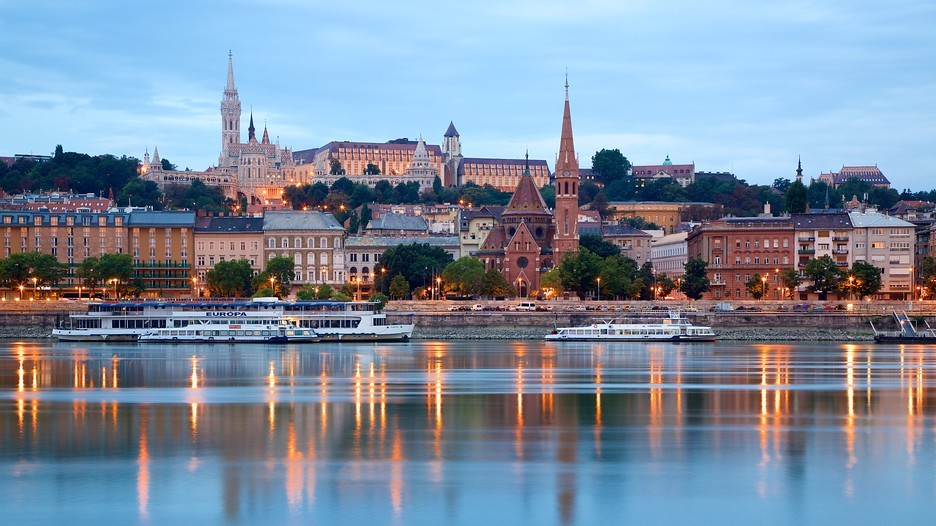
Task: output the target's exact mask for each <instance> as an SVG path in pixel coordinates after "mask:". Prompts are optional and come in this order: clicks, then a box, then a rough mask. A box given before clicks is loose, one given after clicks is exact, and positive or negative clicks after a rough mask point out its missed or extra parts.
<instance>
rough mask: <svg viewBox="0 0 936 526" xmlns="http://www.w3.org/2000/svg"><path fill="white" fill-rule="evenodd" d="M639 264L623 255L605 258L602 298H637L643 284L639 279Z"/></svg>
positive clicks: (602, 276)
mask: <svg viewBox="0 0 936 526" xmlns="http://www.w3.org/2000/svg"><path fill="white" fill-rule="evenodd" d="M637 271H638V267H637V262H636V261H634V260H633V259H630V258H628V257H625V256H621V255H614V256H610V257H606V258H604V260H602V262H601V272H600V274H599V276H600V277H601V297H603V298H627V299H631V298H636V297H638V296H639V295H640V289H641V288H642V285H643V283H642V282H641V281H640V279H638V278H637Z"/></svg>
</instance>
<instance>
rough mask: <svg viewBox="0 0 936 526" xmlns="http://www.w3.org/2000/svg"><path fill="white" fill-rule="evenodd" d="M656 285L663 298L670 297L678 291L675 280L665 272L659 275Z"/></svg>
mask: <svg viewBox="0 0 936 526" xmlns="http://www.w3.org/2000/svg"><path fill="white" fill-rule="evenodd" d="M656 283H657V287H658V288H659V289H660V297H661V298H665V297H667V296H669V295H670V293H671V292H673V291H674V290H676V282H675V281H673V278H671V277H669V276H667V275H666V273H665V272H663V273H661V274H659V275H657V278H656Z"/></svg>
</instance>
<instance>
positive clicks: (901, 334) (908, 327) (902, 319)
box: [871, 311, 936, 343]
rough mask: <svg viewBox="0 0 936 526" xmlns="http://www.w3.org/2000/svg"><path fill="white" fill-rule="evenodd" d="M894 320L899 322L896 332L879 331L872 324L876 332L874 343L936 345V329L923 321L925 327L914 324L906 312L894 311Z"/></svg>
mask: <svg viewBox="0 0 936 526" xmlns="http://www.w3.org/2000/svg"><path fill="white" fill-rule="evenodd" d="M894 320H895V321H896V322H897V327H898V330H896V331H879V330H877V328H876V327H875V326H874V322H871V330H873V331H874V341H875V342H877V343H936V329H933V328H932V327H930V326H929V324H928V323H926V320H923V325H925V327H919V326H917V325H914V324H913V321H912V320H911V319H910V317H909V316H907V313H906V312H901V313H898V312H896V311H894Z"/></svg>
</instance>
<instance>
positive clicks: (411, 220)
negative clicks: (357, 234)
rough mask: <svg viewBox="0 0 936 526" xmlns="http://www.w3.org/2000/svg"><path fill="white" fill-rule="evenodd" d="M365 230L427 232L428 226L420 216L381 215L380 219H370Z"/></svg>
mask: <svg viewBox="0 0 936 526" xmlns="http://www.w3.org/2000/svg"><path fill="white" fill-rule="evenodd" d="M367 230H368V231H370V230H408V231H419V232H428V231H429V225H428V224H426V220H425V219H424V218H423V217H422V216H408V215H403V214H383V215H381V216H380V218H377V219H371V220H370V222H368V223H367Z"/></svg>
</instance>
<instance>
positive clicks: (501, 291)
mask: <svg viewBox="0 0 936 526" xmlns="http://www.w3.org/2000/svg"><path fill="white" fill-rule="evenodd" d="M481 293H482V294H483V295H484V296H487V297H489V298H500V297H504V296H512V295H513V294H514V288H513V286H512V285H511V284H510V283H507V278H505V277H504V275H503V274H501V273H500V272H499V271H497V270H495V269H488V270H487V272H485V273H484V288H483V289H482V290H481Z"/></svg>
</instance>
